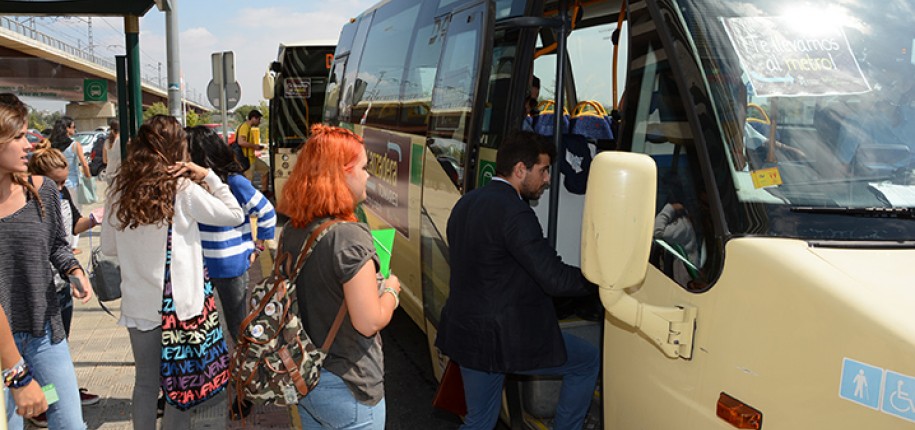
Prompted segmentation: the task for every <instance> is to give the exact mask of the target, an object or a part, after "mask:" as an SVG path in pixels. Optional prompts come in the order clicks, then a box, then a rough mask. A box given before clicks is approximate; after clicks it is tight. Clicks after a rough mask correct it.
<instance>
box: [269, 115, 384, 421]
mask: <svg viewBox="0 0 915 430" xmlns="http://www.w3.org/2000/svg"><path fill="white" fill-rule="evenodd" d="M367 163H368V159H367V157H366V153H365V147H364V145H363V142H362V139H361V138H360V137H359V136H356V135H355V134H353V133H352V132H350V131H348V130H345V129H342V128H337V127H330V126H325V125H321V124H318V125H315V126H313V127H312V128H311V137H309V139H308V141H307V142H305V146H304V148H303V149H302V151H301V152H300V153H299V157H298V161H297V162H296V165H295V168H294V169H293V171H292V174H291V175H290V176H289V181H288V182H287V183H286V186H285V188H284V189H283V196H282V200H280V203H279V211H280V212H282V213H284V214H286V215H287V216H288V217H289V222H288V223H287V224H286V227H285V229H284V230H286V231H284V232H283V234H282V236H281V238H280V244H279V248H280V250H282V251H285V252H288V253H290V254H291V255H297V254H298V252H299V250H300V249H301V246H302V244H303V243H304V242H305V240H306V239H307V238H308V236H309V234H310V233H311V231H312V230H313V229H314V228H316V227H317V226H318V225H320V224H321V223H322V222H323V221H325V220H327V219H331V218H336V219H340V220H344V221H350V222H345V223H339V224H336V225H335V226H334V228H333V229H331V230H329V232H328V233H327V234H326V235H325V236H324V237H323V239H321V240H320V241H319V242H318V243H317V245H315V247H314V251H313V252H312V254H311V256H310V257H309V258H308V260H307V261H306V263H305V265H304V266H303V267H302V270H301V271H299V274H298V278H297V282H296V285H298V286H299V288H298V289H297V290H296V296H297V297H296V298H297V300H298V303H299V313H300V314H301V315H300V316H301V318H302V322H303V324H304V326H305V330H306V331H307V332H308V334H309V336H311V339H312V340H313V341H314V342H315V344H317V345H321V344H322V343H323V342H324V338H325V337H326V335H327V333H328V331H329V330H330V327H331V324H332V322H333V321H334V318H335V316H336V314H337V310H338V309H339V308H340V306H341V305H342V304H343V303H344V302H345V303H346V310H347V313H348V314H347V317H346V319H345V320H344V321H343V325H342V326H341V327H340V331H339V332H338V333H337V337H336V338H335V340H334V343H333V346H331V348H330V351H328V355H327V359H326V360H325V361H324V367H323V368H322V369H321V379H320V382H319V383H318V385H317V387H315V389H314V390H313V391H311V392H310V393H308V395H307V396H305V397H304V398H303V399H302V400H300V401H299V416H300V417H301V419H302V428H303V429H330V428H332V429H355V428H359V429H383V428H384V422H385V406H384V360H383V356H382V352H381V335H380V334H379V332H380V331H381V329H383V328H384V327H385V326H387V325H388V323H389V322H390V321H391V316H392V315H393V314H394V310H395V309H397V306H398V305H399V304H400V299H399V297H398V296H399V294H400V281H399V280H398V279H397V277H396V276H393V275H391V277H389V278H388V279H384V278H383V277H382V276H381V274H380V273H379V260H378V256H377V254H376V252H375V246H374V244H373V243H372V235H371V233H370V232H369V229H368V226H366V225H365V224H362V223H359V222H356V215H355V210H356V205H357V204H359V203H360V202H362V201H363V200H365V187H366V182H367V181H368V176H369V174H368V171H367V170H366V165H367Z"/></svg>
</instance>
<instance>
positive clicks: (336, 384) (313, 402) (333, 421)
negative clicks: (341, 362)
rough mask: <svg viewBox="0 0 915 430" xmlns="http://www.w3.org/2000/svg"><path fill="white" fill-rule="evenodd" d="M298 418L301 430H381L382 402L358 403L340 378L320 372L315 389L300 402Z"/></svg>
mask: <svg viewBox="0 0 915 430" xmlns="http://www.w3.org/2000/svg"><path fill="white" fill-rule="evenodd" d="M299 418H300V419H301V420H302V430H319V429H334V430H353V429H366V430H384V420H385V409H384V399H383V398H382V399H381V401H380V402H378V404H377V405H375V406H368V405H364V404H362V403H359V402H357V401H356V398H355V397H353V393H352V392H351V391H350V390H349V387H347V386H346V383H345V382H343V379H340V377H339V376H337V375H334V374H333V373H331V372H329V371H328V370H326V369H321V379H320V381H319V382H318V386H317V387H315V389H314V390H313V391H312V392H310V393H308V395H307V396H305V397H304V398H303V399H302V400H299Z"/></svg>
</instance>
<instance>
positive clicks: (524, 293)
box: [435, 132, 600, 430]
mask: <svg viewBox="0 0 915 430" xmlns="http://www.w3.org/2000/svg"><path fill="white" fill-rule="evenodd" d="M554 157H555V149H554V148H553V146H552V144H551V143H550V142H549V140H548V139H547V138H546V137H544V136H540V135H538V134H535V133H530V132H517V133H515V134H511V135H509V136H506V138H505V139H504V141H503V142H502V145H501V147H500V148H499V153H498V155H497V156H496V175H497V176H496V177H495V178H493V180H492V182H490V183H489V184H488V185H486V186H485V187H483V188H480V189H477V190H474V191H472V192H470V193H467V194H466V195H464V196H463V197H462V198H461V199H460V200H459V201H458V202H457V204H456V205H455V206H454V209H453V210H452V212H451V217H450V218H449V219H448V230H447V234H448V243H449V253H450V259H451V260H450V263H451V279H450V283H451V293H450V295H449V297H448V300H447V301H446V302H445V306H444V308H443V309H442V315H441V324H439V330H438V337H437V339H436V343H435V344H436V346H438V347H439V349H441V350H442V351H443V352H444V353H445V354H447V355H448V356H449V357H451V359H452V360H454V361H455V362H456V363H457V364H459V365H460V367H461V376H462V378H463V380H464V394H465V397H466V400H467V416H466V418H465V421H464V425H463V426H462V427H461V428H462V429H482V430H491V429H492V428H493V426H494V425H495V422H496V419H498V416H499V406H500V404H501V398H502V396H501V394H502V384H503V382H504V380H505V374H506V373H519V374H531V375H541V374H542V375H562V377H563V383H562V390H561V392H560V395H559V405H558V407H557V410H556V416H555V419H554V427H553V428H554V429H555V430H565V429H574V430H580V429H581V428H582V425H583V423H584V419H585V415H586V414H587V412H588V406H589V405H590V403H591V398H592V394H593V392H594V386H595V383H596V380H597V372H598V370H599V369H600V354H599V353H598V350H597V348H596V347H594V346H593V345H591V344H589V343H587V342H585V341H584V340H582V339H579V338H577V337H575V336H571V335H568V334H565V333H563V332H562V331H561V330H560V329H559V320H558V319H557V317H556V312H555V310H554V307H553V301H552V296H584V295H587V294H591V293H594V292H595V287H594V285H593V284H591V283H589V282H588V281H587V280H585V278H584V277H583V276H582V274H581V270H580V269H579V268H577V267H573V266H570V265H568V264H565V263H563V262H562V259H561V258H560V257H559V256H558V255H557V253H556V250H555V249H553V247H551V246H550V244H549V243H548V242H547V240H546V239H545V238H544V237H543V230H542V229H541V228H540V223H539V221H538V220H537V216H536V215H535V214H534V211H533V210H532V209H531V207H530V205H529V204H528V203H527V201H529V200H536V199H538V198H540V195H541V194H543V190H544V189H545V188H546V186H547V185H549V183H550V164H551V161H552V159H553V158H554Z"/></svg>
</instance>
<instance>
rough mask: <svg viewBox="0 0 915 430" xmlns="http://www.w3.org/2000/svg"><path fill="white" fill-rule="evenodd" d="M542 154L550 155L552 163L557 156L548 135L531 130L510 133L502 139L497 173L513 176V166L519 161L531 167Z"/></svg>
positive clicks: (497, 159)
mask: <svg viewBox="0 0 915 430" xmlns="http://www.w3.org/2000/svg"><path fill="white" fill-rule="evenodd" d="M540 154H545V155H546V156H548V157H550V163H552V162H553V159H554V158H556V148H555V147H554V146H553V142H550V139H549V138H548V137H546V136H542V135H539V134H537V133H532V132H530V131H515V132H512V133H508V134H507V135H506V136H505V138H504V139H502V145H500V146H499V153H498V154H496V174H497V175H499V176H502V177H508V176H511V174H512V168H514V167H515V164H518V162H519V161H520V162H522V163H524V167H525V168H527V169H530V168H532V167H534V164H537V161H539V158H540Z"/></svg>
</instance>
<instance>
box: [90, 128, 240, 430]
mask: <svg viewBox="0 0 915 430" xmlns="http://www.w3.org/2000/svg"><path fill="white" fill-rule="evenodd" d="M130 145H131V146H130V152H129V153H128V155H127V159H125V160H123V162H122V163H121V166H120V168H119V169H118V173H117V175H116V176H115V178H114V181H113V182H112V184H111V188H109V190H108V200H107V201H106V203H105V220H104V222H103V224H102V253H103V254H105V255H109V256H117V258H118V261H119V263H120V266H121V317H120V320H119V321H118V324H119V325H122V326H124V327H126V328H127V331H128V333H129V335H130V346H131V349H132V350H133V356H134V360H135V362H136V379H135V383H134V389H133V398H132V408H133V425H134V428H135V429H137V430H147V429H148V430H152V429H155V428H156V400H157V398H158V393H159V388H160V385H161V384H160V382H161V379H160V374H161V373H160V371H161V369H160V366H161V364H162V360H163V335H162V333H163V329H168V327H165V326H164V324H163V314H165V313H166V312H169V313H173V314H175V315H177V320H178V322H177V323H176V324H180V323H182V322H184V321H193V320H194V319H195V318H197V317H199V316H201V315H203V313H204V312H208V311H209V308H205V307H204V303H205V300H206V299H205V296H206V294H207V293H206V292H207V291H208V288H209V287H208V283H207V282H206V280H205V272H204V266H203V250H202V248H201V243H200V242H201V239H200V229H199V223H207V224H210V225H222V226H232V225H237V224H240V223H241V222H242V220H243V218H244V212H243V211H242V209H241V207H239V206H238V203H237V202H236V201H235V197H234V196H232V193H231V191H230V190H229V187H228V186H226V184H224V183H223V182H222V181H221V180H220V179H219V177H218V176H217V175H216V173H214V172H213V171H212V170H209V169H205V168H203V167H200V166H198V165H196V164H194V163H192V162H189V158H190V157H189V155H188V150H187V136H186V134H185V132H184V129H183V128H182V127H181V124H179V123H178V121H177V120H176V119H175V118H173V117H170V116H165V115H156V116H154V117H152V118H151V119H149V120H148V121H147V122H146V123H144V124H143V125H142V126H140V129H139V130H138V132H137V136H136V137H135V138H133V139H132V140H131V144H130ZM163 294H170V296H171V297H169V298H167V301H168V308H166V307H165V306H163V303H164V302H165V300H166V299H165V298H164V297H163ZM220 340H221V333H220ZM171 400H172V401H174V400H175V399H171ZM189 420H190V413H188V411H184V412H182V411H181V410H179V409H178V408H176V407H175V406H173V405H172V403H171V402H170V403H169V405H168V406H167V407H166V409H165V419H164V425H163V427H164V428H168V429H172V428H176V429H177V428H189V424H190V421H189Z"/></svg>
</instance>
